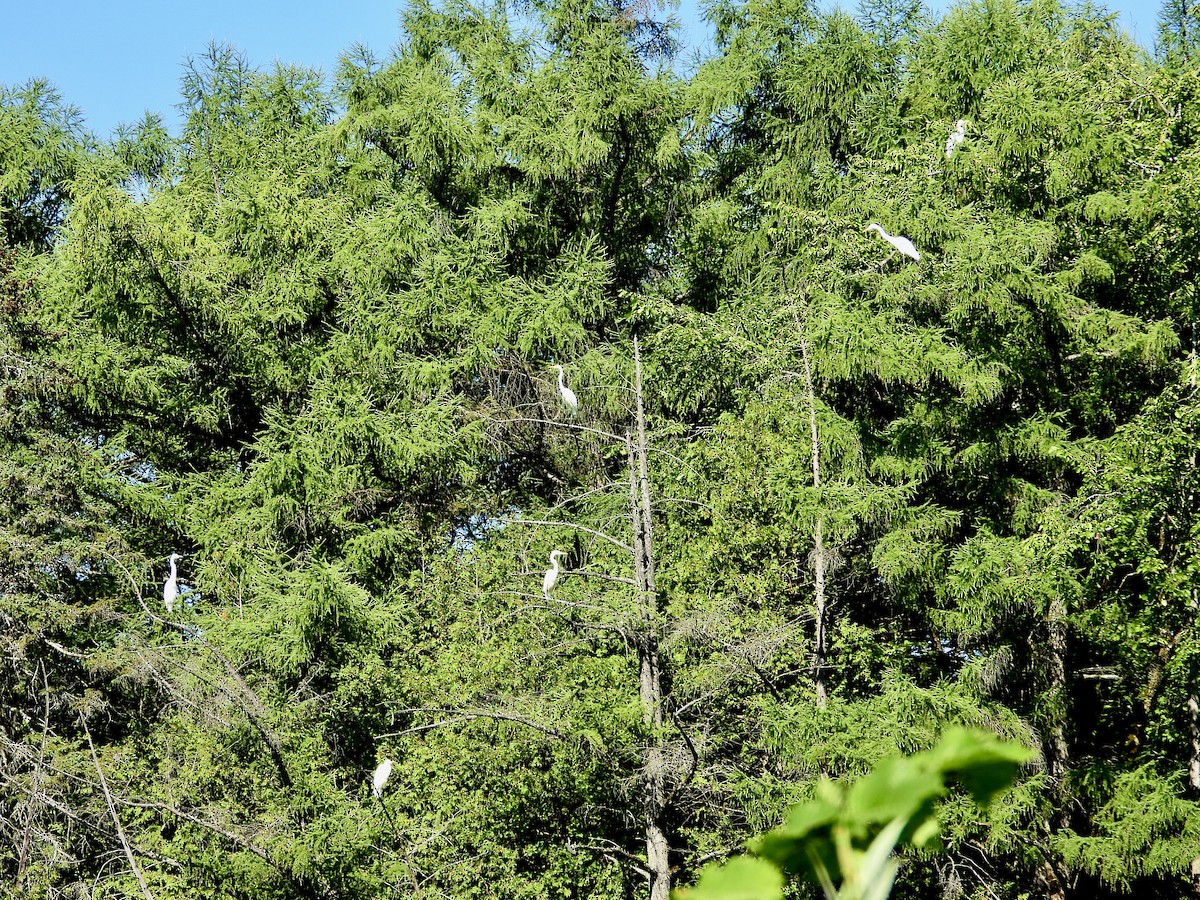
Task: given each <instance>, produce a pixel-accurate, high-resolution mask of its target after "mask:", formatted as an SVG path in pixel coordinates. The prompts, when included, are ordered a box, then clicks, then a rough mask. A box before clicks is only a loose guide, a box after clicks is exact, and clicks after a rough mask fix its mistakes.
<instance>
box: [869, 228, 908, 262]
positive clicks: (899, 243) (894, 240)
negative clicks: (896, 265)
mask: <svg viewBox="0 0 1200 900" xmlns="http://www.w3.org/2000/svg"><path fill="white" fill-rule="evenodd" d="M867 231H878V232H879V236H880V237H881V238H883V239H884V240H885V241H887V242H888V243H889V244H891V245H892V246H893V247H895V248H896V249H897V250H898V251H899V252H900V253H901V255H903V256H907V257H908V258H909V259H915V260H917V261H918V262H919V261H920V259H921V254H920V253H918V252H917V248H916V247H915V246H913V242H912V241H910V240H909V239H908V238H906V237H893V236H892V235H890V234H888V233H887V232H886V231H884V230H883V226H882V225H880V224H879V223H878V222H872V223H871V224H870V225H868V226H867Z"/></svg>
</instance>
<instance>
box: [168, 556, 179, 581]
mask: <svg viewBox="0 0 1200 900" xmlns="http://www.w3.org/2000/svg"><path fill="white" fill-rule="evenodd" d="M169 562H170V563H171V577H172V578H176V577H178V576H177V574H176V571H175V560H173V559H172V560H169Z"/></svg>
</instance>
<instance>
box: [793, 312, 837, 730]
mask: <svg viewBox="0 0 1200 900" xmlns="http://www.w3.org/2000/svg"><path fill="white" fill-rule="evenodd" d="M796 327H797V328H799V327H800V321H799V318H797V320H796ZM800 355H801V357H802V359H803V361H804V386H805V388H806V389H807V391H808V425H809V428H810V430H811V431H812V473H813V488H814V490H815V491H816V492H817V503H818V504H820V502H821V498H820V490H821V441H820V434H819V432H818V431H817V391H816V388H815V387H814V386H813V377H812V363H811V362H810V361H809V358H808V341H806V340H805V339H804V336H803V335H801V337H800ZM824 532H825V517H824V515H822V514H821V513H820V512H818V513H817V524H816V526H815V527H814V528H813V608H814V610H815V615H816V622H815V625H814V629H813V631H814V633H813V662H812V680H813V687H814V688H816V692H817V706H822V707H823V706H824V705H825V703H826V702H827V701H828V699H829V694H828V691H827V690H826V687H825V662H826V660H825V654H826V652H827V648H828V642H827V638H826V631H827V628H828V619H829V606H828V598H827V597H826V595H825V575H826V558H825V533H824Z"/></svg>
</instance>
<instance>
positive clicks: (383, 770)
mask: <svg viewBox="0 0 1200 900" xmlns="http://www.w3.org/2000/svg"><path fill="white" fill-rule="evenodd" d="M391 774H392V761H391V760H390V759H385V760H384V761H383V762H381V763H380V764H379V765H378V766H376V767H375V775H374V777H372V778H371V793H372V794H374V795H375V796H376V797H382V796H383V786H384V785H385V784H387V780H388V778H389V777H390V776H391Z"/></svg>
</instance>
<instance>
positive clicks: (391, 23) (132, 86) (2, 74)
mask: <svg viewBox="0 0 1200 900" xmlns="http://www.w3.org/2000/svg"><path fill="white" fill-rule="evenodd" d="M927 2H929V0H927ZM1159 3H1160V0H1115V2H1111V3H1110V4H1109V5H1110V8H1111V9H1113V10H1115V11H1119V12H1120V14H1121V21H1122V23H1123V24H1124V25H1125V27H1126V28H1127V29H1129V31H1130V32H1131V33H1132V34H1133V35H1134V37H1135V38H1136V39H1137V40H1139V41H1140V42H1141V43H1142V44H1144V45H1147V46H1149V45H1150V44H1151V43H1152V42H1153V40H1154V35H1155V31H1156V22H1157V16H1158V7H1159ZM841 5H843V6H844V7H846V8H849V9H853V8H854V6H855V0H845V2H843V3H842V4H841ZM931 5H933V6H935V7H938V6H943V5H944V4H942V3H938V2H937V0H933V2H932V3H931ZM6 6H8V7H10V8H8V9H6V10H5V11H4V17H3V27H0V84H6V85H15V84H19V83H21V82H24V81H26V80H28V79H29V78H32V77H43V78H46V79H48V80H49V81H51V82H53V83H54V84H55V85H56V86H57V87H58V89H59V91H60V92H61V93H62V94H63V96H64V98H65V99H66V100H67V101H68V102H69V103H73V104H74V105H76V106H78V107H80V109H81V110H82V111H83V113H84V116H85V119H86V122H87V125H88V126H89V127H90V128H91V129H92V130H93V131H95V132H96V133H98V134H99V135H101V136H106V135H108V134H109V133H110V132H111V130H112V129H113V128H114V127H115V126H116V125H117V123H119V122H131V123H132V122H135V121H137V120H138V119H140V118H141V117H142V114H143V111H145V110H150V111H152V112H158V113H161V114H162V115H163V117H164V118H165V119H166V120H167V122H168V123H169V124H171V125H174V124H175V123H176V121H177V116H176V113H175V110H174V105H175V104H176V103H177V102H178V99H179V97H178V85H179V76H180V74H181V71H182V63H183V62H184V60H185V59H186V58H187V57H189V56H196V55H199V54H201V53H202V52H203V51H204V50H205V48H206V47H207V46H208V44H209V42H210V41H213V40H215V41H218V42H223V43H229V44H233V45H234V46H236V47H238V48H239V49H241V50H242V51H243V52H244V53H245V54H246V56H247V58H248V60H249V61H250V63H251V64H253V65H256V66H268V65H270V64H271V63H272V62H273V61H275V60H282V61H284V62H292V63H300V64H303V65H306V66H312V67H314V68H318V69H320V70H322V71H323V72H325V73H326V74H329V73H330V72H332V71H333V70H334V67H335V66H336V64H337V58H338V55H339V54H340V53H341V52H342V51H343V50H345V49H346V48H347V47H349V46H350V45H352V44H355V43H361V44H365V45H366V46H368V47H370V48H371V49H372V50H373V51H375V53H376V55H379V56H383V55H386V54H387V52H388V51H389V50H390V49H391V47H392V46H393V45H394V44H395V42H396V39H397V37H398V35H399V13H398V10H399V6H400V4H399V3H398V2H397V0H375V2H369V0H339V2H337V3H318V2H312V0H289V2H282V0H241V2H237V0H208V2H203V3H163V2H161V0H159V2H152V0H113V2H108V3H98V2H96V0H75V2H55V0H46V2H45V3H40V4H35V3H13V4H6ZM697 6H698V0H681V2H680V7H679V11H678V13H677V15H678V17H679V19H680V21H681V22H682V23H683V25H684V37H685V41H686V42H687V43H688V44H689V45H691V46H696V45H698V44H699V43H701V42H703V40H704V39H705V35H706V32H705V29H704V26H703V24H702V23H701V22H700V21H699V16H698V13H697Z"/></svg>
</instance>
